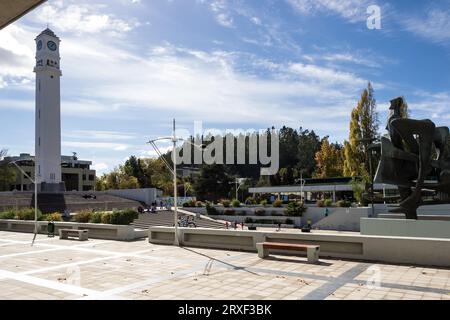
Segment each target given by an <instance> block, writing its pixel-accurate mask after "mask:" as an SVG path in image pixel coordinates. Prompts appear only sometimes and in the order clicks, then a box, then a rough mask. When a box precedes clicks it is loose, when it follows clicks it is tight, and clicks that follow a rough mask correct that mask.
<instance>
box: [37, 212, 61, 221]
mask: <svg viewBox="0 0 450 320" xmlns="http://www.w3.org/2000/svg"><path fill="white" fill-rule="evenodd" d="M42 218H43V220H45V221H63V219H62V215H61V213H59V212H53V213H49V214H45V215H43V216H42Z"/></svg>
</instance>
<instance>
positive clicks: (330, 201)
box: [324, 199, 333, 207]
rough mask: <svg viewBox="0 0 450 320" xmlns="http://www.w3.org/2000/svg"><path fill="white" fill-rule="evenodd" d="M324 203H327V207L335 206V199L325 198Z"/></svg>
mask: <svg viewBox="0 0 450 320" xmlns="http://www.w3.org/2000/svg"><path fill="white" fill-rule="evenodd" d="M324 205H325V207H331V206H333V200H331V199H325V201H324Z"/></svg>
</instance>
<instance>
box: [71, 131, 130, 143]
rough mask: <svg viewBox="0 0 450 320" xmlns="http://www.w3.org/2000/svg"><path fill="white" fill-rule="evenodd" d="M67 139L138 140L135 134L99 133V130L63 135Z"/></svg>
mask: <svg viewBox="0 0 450 320" xmlns="http://www.w3.org/2000/svg"><path fill="white" fill-rule="evenodd" d="M63 136H64V137H65V138H78V139H80V138H82V139H89V140H110V141H111V140H116V141H117V140H131V139H134V138H136V135H135V134H134V133H125V132H119V131H99V130H74V131H70V132H68V133H65V134H64V135H63Z"/></svg>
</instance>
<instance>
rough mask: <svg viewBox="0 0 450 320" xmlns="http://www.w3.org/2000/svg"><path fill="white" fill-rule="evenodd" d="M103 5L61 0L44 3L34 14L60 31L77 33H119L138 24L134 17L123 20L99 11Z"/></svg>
mask: <svg viewBox="0 0 450 320" xmlns="http://www.w3.org/2000/svg"><path fill="white" fill-rule="evenodd" d="M102 9H103V7H101V6H98V5H91V4H67V3H64V2H63V1H60V2H54V3H48V4H45V5H44V6H43V7H42V9H41V10H40V11H39V14H37V15H36V19H37V20H38V21H40V22H42V23H47V22H48V21H50V22H51V27H53V26H54V27H56V28H57V29H58V30H61V31H64V32H66V31H68V32H78V33H99V32H107V33H109V34H110V35H120V34H123V33H126V32H128V31H130V30H132V29H134V28H135V27H137V26H139V22H138V21H137V20H136V19H130V20H124V19H119V18H116V17H115V15H113V14H106V13H103V12H100V11H101V10H102Z"/></svg>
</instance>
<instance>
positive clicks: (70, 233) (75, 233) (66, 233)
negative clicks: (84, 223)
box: [59, 229, 89, 241]
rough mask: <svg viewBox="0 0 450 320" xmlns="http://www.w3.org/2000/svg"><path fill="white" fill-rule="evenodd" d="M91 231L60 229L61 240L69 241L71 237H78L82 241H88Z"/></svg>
mask: <svg viewBox="0 0 450 320" xmlns="http://www.w3.org/2000/svg"><path fill="white" fill-rule="evenodd" d="M88 236H89V230H77V229H59V239H69V237H78V239H79V240H80V241H85V240H88Z"/></svg>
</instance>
